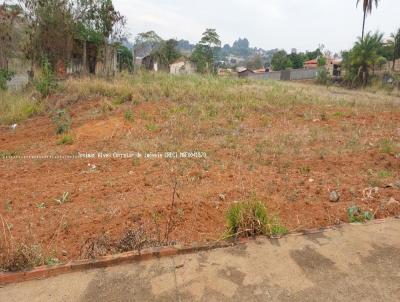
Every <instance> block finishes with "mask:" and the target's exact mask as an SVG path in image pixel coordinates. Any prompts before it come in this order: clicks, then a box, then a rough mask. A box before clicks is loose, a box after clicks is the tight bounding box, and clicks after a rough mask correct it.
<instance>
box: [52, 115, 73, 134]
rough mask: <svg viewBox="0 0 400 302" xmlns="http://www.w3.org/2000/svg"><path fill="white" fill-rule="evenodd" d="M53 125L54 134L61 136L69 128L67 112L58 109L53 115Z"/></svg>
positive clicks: (69, 120) (69, 122) (69, 118)
mask: <svg viewBox="0 0 400 302" xmlns="http://www.w3.org/2000/svg"><path fill="white" fill-rule="evenodd" d="M53 123H54V124H55V126H56V133H57V134H63V133H65V132H68V131H69V129H70V128H71V124H72V119H71V116H70V115H69V113H68V111H67V110H64V109H59V110H57V111H56V112H55V113H54V115H53Z"/></svg>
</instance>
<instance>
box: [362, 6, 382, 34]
mask: <svg viewBox="0 0 400 302" xmlns="http://www.w3.org/2000/svg"><path fill="white" fill-rule="evenodd" d="M360 1H361V0H357V6H358V4H359V3H360ZM362 2H363V10H364V19H363V27H362V36H361V39H364V32H365V19H366V18H367V14H368V13H371V12H372V6H373V4H374V3H375V7H378V2H379V0H362Z"/></svg>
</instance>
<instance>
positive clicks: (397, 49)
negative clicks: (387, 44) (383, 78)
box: [391, 28, 400, 71]
mask: <svg viewBox="0 0 400 302" xmlns="http://www.w3.org/2000/svg"><path fill="white" fill-rule="evenodd" d="M391 37H392V38H393V41H392V42H391V43H392V44H393V71H394V67H395V65H396V59H398V58H400V28H399V29H398V30H397V32H394V33H392V35H391Z"/></svg>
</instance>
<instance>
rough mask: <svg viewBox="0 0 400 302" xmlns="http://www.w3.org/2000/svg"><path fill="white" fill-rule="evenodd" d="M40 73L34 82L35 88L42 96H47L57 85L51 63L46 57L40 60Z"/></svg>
mask: <svg viewBox="0 0 400 302" xmlns="http://www.w3.org/2000/svg"><path fill="white" fill-rule="evenodd" d="M41 71H42V73H41V75H40V77H39V79H38V80H37V82H36V89H37V91H39V92H40V94H41V95H42V97H47V96H49V95H50V94H51V93H52V92H53V91H54V90H55V89H56V87H57V82H56V80H55V78H54V74H53V71H52V68H51V65H50V63H49V61H48V60H47V58H44V59H43V62H42V70H41Z"/></svg>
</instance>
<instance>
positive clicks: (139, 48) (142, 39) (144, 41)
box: [133, 30, 163, 57]
mask: <svg viewBox="0 0 400 302" xmlns="http://www.w3.org/2000/svg"><path fill="white" fill-rule="evenodd" d="M162 42H163V39H162V38H161V37H160V36H159V35H158V34H157V33H156V32H155V31H153V30H152V31H148V32H143V33H139V34H138V35H137V36H136V38H135V45H134V47H133V49H134V52H135V56H139V57H144V56H147V55H149V54H151V53H152V52H154V51H156V50H157V49H159V48H160V46H161V44H162Z"/></svg>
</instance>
